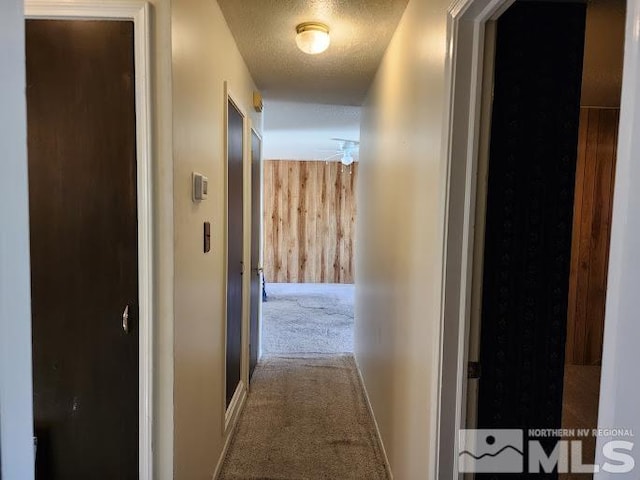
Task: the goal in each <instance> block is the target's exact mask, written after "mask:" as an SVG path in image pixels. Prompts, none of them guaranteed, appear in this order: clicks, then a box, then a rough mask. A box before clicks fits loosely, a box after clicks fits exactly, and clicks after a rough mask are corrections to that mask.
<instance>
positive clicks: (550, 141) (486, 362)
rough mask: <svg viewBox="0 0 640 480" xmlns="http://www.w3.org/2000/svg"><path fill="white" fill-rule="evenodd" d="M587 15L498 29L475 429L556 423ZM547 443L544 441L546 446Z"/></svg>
mask: <svg viewBox="0 0 640 480" xmlns="http://www.w3.org/2000/svg"><path fill="white" fill-rule="evenodd" d="M585 8H586V6H585V4H581V3H576V2H566V3H562V2H528V1H527V2H516V3H515V4H514V5H513V6H512V7H511V8H510V9H509V10H508V11H507V12H506V13H505V14H504V15H503V16H501V17H500V19H499V20H498V27H497V44H496V45H497V47H496V59H495V84H494V104H493V116H492V126H491V128H492V131H491V143H490V157H489V176H488V196H487V216H486V231H485V251H484V279H483V290H482V295H483V297H482V328H481V352H480V360H481V365H482V369H481V371H482V373H481V378H480V383H479V401H478V428H481V429H525V434H526V431H527V430H528V429H559V428H560V426H561V412H562V388H563V374H564V349H565V336H566V324H567V298H568V286H569V264H570V257H571V226H572V214H573V197H574V196H573V191H574V183H575V170H576V158H577V147H578V119H579V107H580V85H581V76H582V56H583V46H584V31H585V30H584V26H585ZM525 445H526V442H525ZM554 445H555V442H554V439H549V443H548V444H547V445H546V447H553V446H554ZM525 451H526V449H525ZM527 464H528V463H527V460H526V458H525V461H524V465H525V466H526V465H527ZM525 476H526V475H519V474H509V475H502V476H500V475H493V474H483V475H476V478H509V479H515V478H521V477H522V478H524V477H525ZM554 476H555V474H549V475H546V474H537V475H535V478H553V477H554ZM526 477H527V478H529V477H530V476H526Z"/></svg>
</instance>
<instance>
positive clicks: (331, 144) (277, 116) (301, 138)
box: [263, 100, 360, 161]
mask: <svg viewBox="0 0 640 480" xmlns="http://www.w3.org/2000/svg"><path fill="white" fill-rule="evenodd" d="M263 133H264V145H263V155H264V158H265V159H267V160H323V159H325V158H327V157H328V156H330V155H332V154H333V153H335V152H336V151H337V149H338V145H339V144H338V142H336V141H335V140H332V138H344V139H346V140H355V141H359V140H360V107H352V106H343V105H319V104H309V103H300V102H285V101H279V100H267V101H265V106H264V125H263ZM354 158H355V159H356V160H357V159H358V155H357V154H356V155H354ZM333 160H336V161H337V160H338V158H336V157H334V159H333Z"/></svg>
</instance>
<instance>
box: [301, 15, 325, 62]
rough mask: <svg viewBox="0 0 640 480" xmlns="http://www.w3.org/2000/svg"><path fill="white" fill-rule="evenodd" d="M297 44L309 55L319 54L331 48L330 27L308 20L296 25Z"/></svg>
mask: <svg viewBox="0 0 640 480" xmlns="http://www.w3.org/2000/svg"><path fill="white" fill-rule="evenodd" d="M296 33H297V35H296V44H297V45H298V48H299V49H300V50H302V51H303V52H304V53H307V54H309V55H317V54H318V53H322V52H324V51H325V50H326V49H327V48H329V44H330V43H331V38H330V37H329V27H327V26H326V25H325V24H323V23H315V22H306V23H301V24H300V25H298V26H297V27H296Z"/></svg>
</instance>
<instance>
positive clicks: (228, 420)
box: [222, 81, 249, 435]
mask: <svg viewBox="0 0 640 480" xmlns="http://www.w3.org/2000/svg"><path fill="white" fill-rule="evenodd" d="M236 98H240V97H237V96H236V95H234V92H233V90H232V89H231V88H230V87H229V84H228V82H226V81H225V82H224V142H223V143H224V174H223V175H224V218H223V219H222V221H223V222H224V273H223V275H224V277H223V278H224V292H225V295H224V337H223V344H224V348H223V354H224V362H222V378H223V379H224V384H223V388H222V413H223V418H224V422H223V424H222V429H223V432H222V433H223V435H224V434H226V433H227V432H228V431H229V429H230V428H232V427H233V426H234V422H233V421H232V420H233V419H234V418H235V417H236V416H237V413H238V412H239V411H240V410H241V408H242V406H243V405H244V400H245V398H246V395H247V381H246V376H247V375H248V371H249V361H248V360H249V358H248V356H249V348H248V345H249V344H248V339H247V333H248V315H247V308H246V304H247V302H246V299H247V298H246V297H247V288H246V283H247V282H246V280H247V276H246V275H244V274H243V276H242V290H241V291H242V302H241V304H242V310H241V317H240V318H241V320H240V321H241V334H240V335H241V338H240V344H241V346H242V347H241V355H240V381H239V382H238V386H237V387H236V390H235V392H234V393H233V397H231V401H230V402H229V405H228V406H226V407H225V404H226V385H227V322H228V318H227V300H228V290H229V282H228V278H229V277H228V272H229V118H228V115H229V103H231V104H232V105H233V106H234V107H235V108H236V110H237V111H238V112H239V113H240V115H241V116H242V172H243V175H242V189H243V192H242V201H243V206H242V225H243V226H242V236H243V238H242V239H241V241H242V258H243V273H244V272H246V254H247V249H246V242H245V238H246V237H247V231H246V230H245V228H244V227H245V226H246V224H247V222H246V215H245V212H246V209H247V205H245V202H246V201H247V196H246V191H245V189H246V188H247V185H246V174H245V170H246V168H247V148H248V147H247V143H248V142H247V123H248V122H247V119H248V118H249V117H248V116H247V113H246V111H245V110H244V108H242V106H241V104H240V102H238V101H237V100H236Z"/></svg>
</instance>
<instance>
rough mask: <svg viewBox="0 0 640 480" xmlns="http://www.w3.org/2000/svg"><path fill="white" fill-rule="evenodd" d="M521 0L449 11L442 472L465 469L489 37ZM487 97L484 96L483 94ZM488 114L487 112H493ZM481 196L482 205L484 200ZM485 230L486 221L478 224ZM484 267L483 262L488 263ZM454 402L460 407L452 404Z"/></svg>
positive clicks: (463, 2) (478, 0)
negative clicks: (461, 435)
mask: <svg viewBox="0 0 640 480" xmlns="http://www.w3.org/2000/svg"><path fill="white" fill-rule="evenodd" d="M514 2H515V0H457V1H455V2H453V4H452V5H451V7H450V8H449V10H448V16H447V55H446V65H445V70H446V79H445V81H446V92H445V101H446V107H445V111H446V114H445V118H444V123H445V125H446V128H445V129H444V130H445V138H444V142H443V144H444V152H443V155H444V157H445V158H446V167H445V169H443V170H444V171H443V174H442V175H443V177H442V179H441V180H442V183H443V184H444V185H445V210H444V216H445V218H444V232H443V236H444V238H443V247H444V250H443V254H444V262H443V265H442V285H443V289H442V297H441V312H442V317H441V338H440V345H441V349H442V350H441V353H440V371H439V386H440V392H439V401H438V431H437V452H436V455H437V462H436V477H437V478H442V479H459V478H462V476H461V474H460V473H459V472H458V459H457V457H456V453H457V450H458V431H459V430H460V429H461V428H464V426H465V424H466V414H467V412H466V409H467V386H468V385H467V383H468V382H467V362H468V360H469V352H470V346H471V344H470V341H471V338H472V331H471V312H472V308H473V306H474V303H475V302H474V295H473V279H474V266H475V272H476V273H475V274H476V275H477V274H478V268H479V265H478V264H477V256H478V255H477V253H478V252H476V251H475V249H476V244H475V235H476V232H475V228H476V219H477V214H478V213H477V210H478V208H479V209H480V211H482V208H483V206H482V201H481V196H482V195H486V191H484V190H485V189H484V188H483V180H482V178H481V177H479V173H480V172H479V167H480V164H479V157H480V156H481V152H482V150H483V149H484V148H486V146H485V145H484V144H485V143H486V142H484V141H483V133H486V132H483V130H482V122H481V120H484V118H483V112H482V110H483V109H482V107H483V100H484V103H486V96H485V95H484V94H485V93H486V92H485V90H484V88H483V80H484V79H485V69H486V68H490V66H491V63H490V62H485V60H486V57H485V51H486V47H487V45H489V46H490V45H491V43H489V44H487V40H489V42H491V38H492V37H491V27H490V26H489V25H490V24H491V23H492V22H494V21H495V20H497V19H498V17H500V15H501V14H502V13H504V12H505V11H506V10H507V9H508V8H509V7H510V6H511V5H512V4H513V3H514ZM483 97H484V98H483ZM485 114H486V112H485ZM479 200H480V205H478V201H479ZM478 226H479V227H480V228H483V222H479V225H478ZM480 268H481V267H480ZM450 405H454V408H449V406H450Z"/></svg>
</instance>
